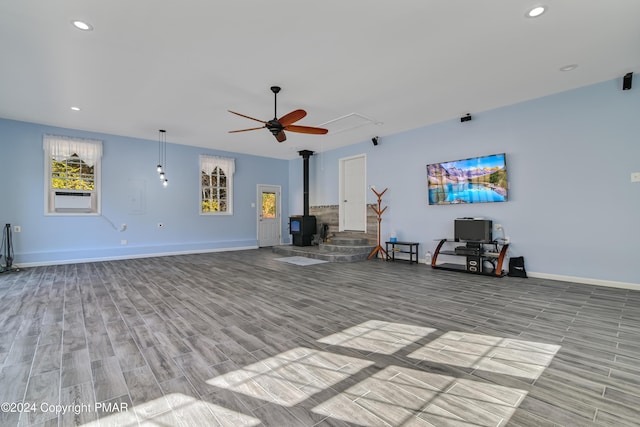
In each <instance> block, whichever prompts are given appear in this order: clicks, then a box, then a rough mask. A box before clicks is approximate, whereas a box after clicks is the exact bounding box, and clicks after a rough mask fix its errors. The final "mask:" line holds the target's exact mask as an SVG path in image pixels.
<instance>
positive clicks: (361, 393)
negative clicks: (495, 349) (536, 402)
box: [312, 366, 527, 427]
mask: <svg viewBox="0 0 640 427" xmlns="http://www.w3.org/2000/svg"><path fill="white" fill-rule="evenodd" d="M526 394H527V392H526V391H524V390H519V389H514V388H509V387H503V386H499V385H495V384H487V383H483V382H478V381H473V380H468V379H461V378H454V377H450V376H446V375H440V374H433V373H429V372H424V371H419V370H415V369H410V368H403V367H399V366H389V367H387V368H385V369H383V370H382V371H380V372H378V373H376V374H374V375H372V376H371V377H369V378H367V379H366V380H364V381H361V382H360V383H358V384H356V385H354V386H352V387H350V388H349V389H347V390H345V391H344V392H343V393H340V394H338V395H337V396H335V397H333V398H331V399H329V400H327V401H326V402H324V403H321V404H320V405H318V406H316V407H315V408H313V410H312V411H313V412H314V413H317V414H320V415H326V416H331V417H333V418H338V419H340V420H342V421H346V422H350V423H354V424H357V425H365V426H379V425H389V424H390V425H393V426H399V425H402V426H424V427H427V426H431V425H457V426H465V425H468V426H472V425H473V426H498V425H501V423H504V422H505V421H506V420H508V419H509V418H510V417H511V416H512V415H513V413H514V412H515V410H516V409H517V407H518V405H519V404H520V402H522V400H523V399H524V398H525V396H526Z"/></svg>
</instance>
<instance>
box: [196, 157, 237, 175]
mask: <svg viewBox="0 0 640 427" xmlns="http://www.w3.org/2000/svg"><path fill="white" fill-rule="evenodd" d="M200 167H201V168H202V172H204V173H205V174H207V175H211V174H212V173H213V171H214V170H215V168H220V169H222V172H224V174H225V175H227V176H228V177H230V176H231V175H233V174H234V172H235V171H236V159H233V158H231V157H218V156H209V155H207V154H202V155H200Z"/></svg>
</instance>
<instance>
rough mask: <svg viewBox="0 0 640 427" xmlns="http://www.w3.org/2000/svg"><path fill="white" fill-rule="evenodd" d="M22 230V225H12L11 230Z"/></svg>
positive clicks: (15, 231) (18, 231)
mask: <svg viewBox="0 0 640 427" xmlns="http://www.w3.org/2000/svg"><path fill="white" fill-rule="evenodd" d="M21 231H22V227H20V226H19V225H14V226H13V232H14V233H20V232H21Z"/></svg>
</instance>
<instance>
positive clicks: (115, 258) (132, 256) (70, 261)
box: [14, 246, 258, 268]
mask: <svg viewBox="0 0 640 427" xmlns="http://www.w3.org/2000/svg"><path fill="white" fill-rule="evenodd" d="M249 249H258V246H242V247H232V248H215V249H195V250H188V251H174V252H161V253H149V254H130V255H120V256H109V257H96V258H80V259H66V260H58V261H45V262H33V263H20V264H14V267H16V268H28V267H41V266H47V265H62V264H82V263H87V262H102V261H118V260H123V259H137V258H154V257H161V256H173V255H192V254H205V253H211V252H230V251H244V250H249Z"/></svg>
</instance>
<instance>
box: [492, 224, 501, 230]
mask: <svg viewBox="0 0 640 427" xmlns="http://www.w3.org/2000/svg"><path fill="white" fill-rule="evenodd" d="M493 228H495V229H496V231H502V224H495V225H494V226H493Z"/></svg>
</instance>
